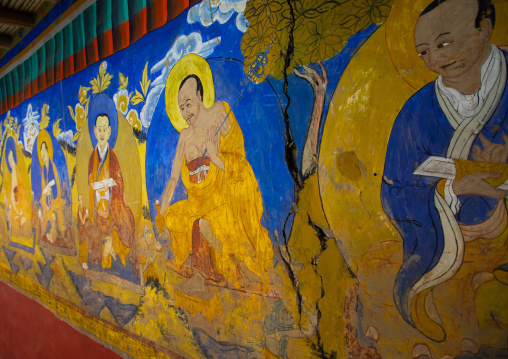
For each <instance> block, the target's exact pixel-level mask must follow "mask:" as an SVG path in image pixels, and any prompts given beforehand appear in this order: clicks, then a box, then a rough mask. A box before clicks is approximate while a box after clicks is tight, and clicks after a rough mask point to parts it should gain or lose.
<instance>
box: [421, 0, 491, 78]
mask: <svg viewBox="0 0 508 359" xmlns="http://www.w3.org/2000/svg"><path fill="white" fill-rule="evenodd" d="M477 13H478V0H447V1H446V2H444V3H442V4H440V5H439V6H437V7H436V8H434V9H433V10H431V11H430V12H428V13H426V14H425V15H423V16H421V17H420V18H419V19H418V22H417V24H416V27H415V43H416V51H417V52H418V55H419V56H421V58H422V59H423V61H424V62H425V65H427V67H428V68H429V69H430V70H432V71H434V72H436V73H438V74H439V75H441V76H442V77H443V78H444V79H453V78H456V77H460V76H462V75H464V74H466V73H467V72H468V71H470V70H471V69H472V68H473V67H474V66H475V65H476V64H477V62H478V61H480V59H481V57H482V54H483V52H484V51H485V48H486V44H488V42H489V38H490V34H491V32H492V23H491V21H490V19H484V21H483V23H482V27H481V28H480V29H477V28H476V26H475V19H476V15H477Z"/></svg>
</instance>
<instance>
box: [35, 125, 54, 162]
mask: <svg viewBox="0 0 508 359" xmlns="http://www.w3.org/2000/svg"><path fill="white" fill-rule="evenodd" d="M43 142H45V143H46V147H47V148H48V156H49V158H50V159H51V160H53V141H51V137H50V135H49V132H48V131H46V130H41V131H40V132H39V134H38V135H37V155H38V157H39V162H40V164H41V167H44V161H43V160H42V157H41V145H42V143H43Z"/></svg>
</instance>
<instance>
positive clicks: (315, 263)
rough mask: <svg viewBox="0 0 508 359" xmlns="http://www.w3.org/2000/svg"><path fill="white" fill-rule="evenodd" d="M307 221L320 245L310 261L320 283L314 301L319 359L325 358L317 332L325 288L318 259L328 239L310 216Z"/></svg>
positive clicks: (317, 331) (319, 335)
mask: <svg viewBox="0 0 508 359" xmlns="http://www.w3.org/2000/svg"><path fill="white" fill-rule="evenodd" d="M308 220H309V225H310V226H311V227H312V228H313V229H314V232H315V233H316V236H317V237H318V239H319V242H320V243H321V251H320V252H319V253H318V254H317V255H316V256H315V257H314V258H313V259H312V262H311V265H312V269H313V270H314V273H316V275H317V276H318V277H319V279H320V281H321V296H320V297H319V298H318V299H317V300H316V313H317V324H316V338H317V341H318V343H317V345H318V348H319V350H320V352H321V353H320V354H321V357H322V358H325V357H326V356H325V351H324V348H323V343H322V340H321V332H320V330H319V323H320V320H321V315H322V313H321V309H320V308H319V301H320V300H321V299H323V298H324V296H325V287H324V284H323V276H322V275H321V274H319V273H318V268H317V266H318V262H319V257H320V256H321V254H322V253H323V252H324V251H325V250H326V248H327V247H328V245H327V241H328V239H330V238H329V237H328V236H327V235H326V233H325V232H324V231H323V229H322V228H321V227H320V226H318V225H317V224H316V223H314V222H313V221H312V219H311V218H310V216H308Z"/></svg>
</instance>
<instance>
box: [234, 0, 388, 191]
mask: <svg viewBox="0 0 508 359" xmlns="http://www.w3.org/2000/svg"><path fill="white" fill-rule="evenodd" d="M392 1H393V0H250V1H249V2H248V3H247V6H246V8H245V17H246V19H247V21H248V22H249V24H250V26H249V28H248V29H247V32H246V33H245V34H244V36H243V37H242V43H241V50H242V53H243V55H244V57H245V67H244V70H245V73H246V74H247V75H248V76H249V78H250V79H251V80H252V81H254V82H255V83H259V82H262V81H264V80H265V79H266V77H267V76H272V77H273V78H275V79H282V78H284V93H285V95H286V97H287V99H288V102H287V106H286V109H285V111H284V112H285V113H284V120H285V122H286V153H285V157H286V163H287V164H288V168H289V170H290V172H291V175H292V177H293V180H294V181H295V184H296V186H297V190H299V189H301V185H302V181H303V180H305V179H306V178H308V177H309V176H310V175H312V174H313V173H315V172H316V169H317V146H318V135H319V126H320V123H321V118H322V116H323V108H324V102H325V94H326V89H327V86H328V78H327V71H326V68H325V67H324V66H323V64H322V63H321V61H324V60H327V59H330V58H332V57H333V56H335V55H336V54H337V53H339V52H340V51H341V50H342V49H343V47H344V45H345V44H346V42H347V40H348V39H349V38H350V37H351V36H352V35H354V34H356V33H357V32H358V31H361V30H364V29H366V28H367V27H368V26H369V25H371V24H378V23H381V22H383V21H384V20H385V19H386V17H387V16H388V14H389V12H390V7H391V3H392ZM316 63H317V64H319V68H320V69H321V70H320V72H321V73H320V72H319V71H317V70H316V68H314V67H312V66H309V65H310V64H316ZM291 73H294V74H295V75H296V76H298V77H300V78H302V79H305V80H306V81H308V83H309V84H310V86H311V87H312V90H313V93H314V101H313V109H312V113H311V118H310V119H309V124H308V127H307V135H306V139H305V143H304V147H303V152H302V164H301V173H302V176H300V174H299V171H298V165H297V163H296V158H297V155H298V149H297V148H296V145H295V143H294V141H293V136H292V133H291V128H290V126H289V116H288V113H287V110H288V107H289V102H290V98H289V97H288V96H287V87H288V76H289V74H291Z"/></svg>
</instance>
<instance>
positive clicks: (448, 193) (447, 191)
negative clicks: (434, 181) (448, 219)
mask: <svg viewBox="0 0 508 359" xmlns="http://www.w3.org/2000/svg"><path fill="white" fill-rule="evenodd" d="M452 184H453V180H451V179H447V180H446V183H445V186H444V199H445V201H446V203H447V204H448V206H450V209H451V210H452V212H453V214H457V212H458V211H459V210H460V201H459V199H458V198H457V195H456V194H455V192H454V191H453V186H452Z"/></svg>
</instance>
